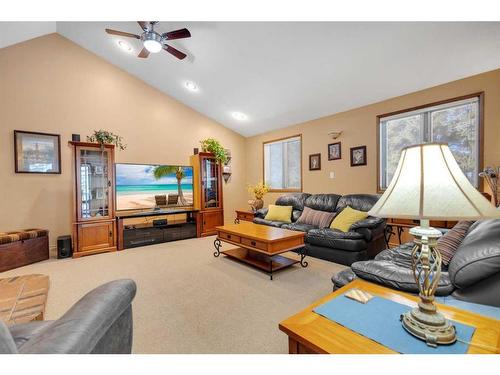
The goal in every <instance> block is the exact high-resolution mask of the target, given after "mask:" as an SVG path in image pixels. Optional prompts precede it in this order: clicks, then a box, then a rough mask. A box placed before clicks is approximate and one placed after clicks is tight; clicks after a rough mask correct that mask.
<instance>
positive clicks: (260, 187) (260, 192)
mask: <svg viewBox="0 0 500 375" xmlns="http://www.w3.org/2000/svg"><path fill="white" fill-rule="evenodd" d="M247 189H248V192H249V193H250V194H252V195H253V197H254V199H250V200H249V201H248V204H249V205H250V207H251V208H252V211H253V212H255V211H257V210H260V209H261V208H262V207H264V201H263V200H262V198H263V197H264V195H266V193H267V192H268V191H269V186H268V185H266V184H264V183H263V182H262V181H261V182H259V183H258V184H256V185H253V186H252V185H248V188H247Z"/></svg>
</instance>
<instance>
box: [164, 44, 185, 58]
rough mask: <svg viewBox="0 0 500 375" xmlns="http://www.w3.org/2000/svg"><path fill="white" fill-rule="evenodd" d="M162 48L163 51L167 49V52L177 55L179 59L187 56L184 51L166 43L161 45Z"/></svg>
mask: <svg viewBox="0 0 500 375" xmlns="http://www.w3.org/2000/svg"><path fill="white" fill-rule="evenodd" d="M163 49H164V50H165V51H167V52H168V53H170V54H172V55H174V56H175V57H177V58H178V59H179V60H182V59H183V58H185V57H186V56H187V55H186V54H185V53H183V52H181V51H179V50H178V49H175V48H174V47H171V46H169V45H168V44H165V45H164V46H163Z"/></svg>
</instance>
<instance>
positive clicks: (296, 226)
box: [281, 223, 318, 232]
mask: <svg viewBox="0 0 500 375" xmlns="http://www.w3.org/2000/svg"><path fill="white" fill-rule="evenodd" d="M281 228H283V229H288V230H296V231H299V232H309V231H310V230H311V229H318V227H317V226H315V225H311V224H304V223H291V224H283V225H282V226H281Z"/></svg>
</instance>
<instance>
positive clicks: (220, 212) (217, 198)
mask: <svg viewBox="0 0 500 375" xmlns="http://www.w3.org/2000/svg"><path fill="white" fill-rule="evenodd" d="M190 162H191V166H192V167H193V205H194V208H195V209H196V210H199V212H198V218H197V224H198V228H199V230H198V233H199V234H200V235H201V236H211V235H214V234H216V233H217V230H216V229H215V228H216V227H218V226H220V225H224V205H223V199H222V165H221V163H220V162H217V161H216V159H215V156H214V155H213V154H211V153H208V152H200V153H199V154H196V155H192V156H191V157H190Z"/></svg>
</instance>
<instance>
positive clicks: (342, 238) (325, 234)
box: [306, 228, 366, 251]
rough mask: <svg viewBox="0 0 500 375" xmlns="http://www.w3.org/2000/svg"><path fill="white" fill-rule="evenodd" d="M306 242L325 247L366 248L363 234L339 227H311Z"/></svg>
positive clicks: (352, 249)
mask: <svg viewBox="0 0 500 375" xmlns="http://www.w3.org/2000/svg"><path fill="white" fill-rule="evenodd" d="M306 242H308V243H310V244H313V245H316V246H323V247H330V248H333V249H340V250H346V251H363V250H366V241H365V240H364V238H363V235H362V234H360V233H356V232H342V231H340V230H338V229H330V228H324V229H311V230H310V231H309V232H307V235H306Z"/></svg>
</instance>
